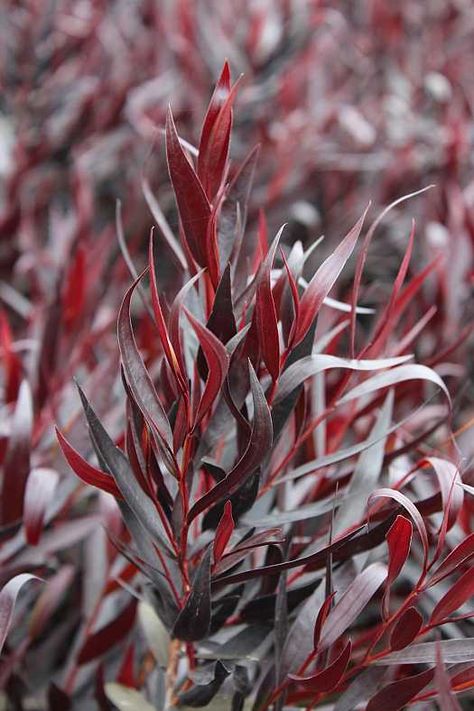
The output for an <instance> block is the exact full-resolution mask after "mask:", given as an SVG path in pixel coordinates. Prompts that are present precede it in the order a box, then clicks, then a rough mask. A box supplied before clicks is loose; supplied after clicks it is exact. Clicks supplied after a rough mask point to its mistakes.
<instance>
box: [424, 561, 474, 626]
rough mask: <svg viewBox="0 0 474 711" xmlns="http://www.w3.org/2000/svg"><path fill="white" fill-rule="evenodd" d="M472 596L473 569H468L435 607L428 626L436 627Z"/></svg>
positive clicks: (473, 589)
mask: <svg viewBox="0 0 474 711" xmlns="http://www.w3.org/2000/svg"><path fill="white" fill-rule="evenodd" d="M473 594H474V567H471V568H469V570H467V571H466V572H465V573H464V575H462V576H461V577H460V578H459V579H458V580H456V582H455V583H454V585H453V586H452V587H451V589H450V590H448V592H447V593H446V594H445V595H443V597H442V598H441V600H440V601H439V602H438V603H437V605H436V606H435V609H434V610H433V612H432V614H431V617H430V624H431V625H437V624H439V623H440V622H442V621H443V620H445V619H446V618H447V617H449V615H450V614H451V613H452V612H455V610H457V609H458V608H459V607H461V606H462V605H464V603H465V602H467V601H468V600H469V599H470V598H471V597H472V595H473Z"/></svg>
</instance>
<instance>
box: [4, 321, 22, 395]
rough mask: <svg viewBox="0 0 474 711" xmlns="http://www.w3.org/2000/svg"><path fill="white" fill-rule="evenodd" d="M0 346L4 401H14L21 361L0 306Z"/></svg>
mask: <svg viewBox="0 0 474 711" xmlns="http://www.w3.org/2000/svg"><path fill="white" fill-rule="evenodd" d="M0 347H1V351H3V352H2V360H3V364H4V370H5V375H4V382H5V394H4V401H5V402H7V403H8V402H15V400H16V399H17V397H18V389H19V387H20V380H21V361H20V358H19V357H18V355H17V353H15V352H14V350H13V339H12V332H11V329H10V324H9V323H8V320H7V317H6V315H5V313H4V312H3V309H1V308H0Z"/></svg>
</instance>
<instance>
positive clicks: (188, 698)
mask: <svg viewBox="0 0 474 711" xmlns="http://www.w3.org/2000/svg"><path fill="white" fill-rule="evenodd" d="M213 673H214V677H213V679H212V680H211V681H209V682H208V683H207V684H195V685H194V686H193V688H192V689H190V690H189V691H185V692H184V693H183V694H180V695H179V697H178V698H179V703H180V705H182V706H189V707H190V708H202V707H204V706H207V705H208V704H209V703H210V702H211V701H212V699H213V698H214V696H215V695H216V694H217V692H218V691H219V689H220V688H221V686H222V684H223V683H224V680H225V679H226V678H227V677H228V676H229V674H230V672H229V670H228V669H227V668H226V667H225V666H224V665H223V664H222V662H221V661H219V660H218V661H217V662H216V663H215V665H214V672H213Z"/></svg>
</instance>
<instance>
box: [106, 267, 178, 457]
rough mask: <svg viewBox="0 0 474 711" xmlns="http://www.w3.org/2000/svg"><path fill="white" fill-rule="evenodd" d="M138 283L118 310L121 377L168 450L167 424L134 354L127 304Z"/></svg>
mask: <svg viewBox="0 0 474 711" xmlns="http://www.w3.org/2000/svg"><path fill="white" fill-rule="evenodd" d="M140 278H141V277H139V279H140ZM139 279H137V280H136V281H135V282H134V283H133V284H132V286H131V287H130V288H129V289H128V291H127V293H126V294H125V297H124V299H123V301H122V305H121V307H120V310H119V315H118V320H117V337H118V342H119V348H120V355H121V358H122V364H123V368H124V373H125V377H126V378H127V382H128V385H129V387H130V390H131V392H132V394H133V397H134V399H135V401H136V403H137V405H138V407H139V408H140V410H141V412H142V414H143V416H144V418H145V420H146V421H147V423H148V424H149V426H150V427H151V429H152V431H153V432H155V434H156V435H157V436H158V441H159V443H160V444H161V446H162V447H165V448H167V449H169V448H170V443H171V441H172V433H171V427H170V423H169V421H168V417H167V415H166V412H165V410H164V408H163V405H162V404H161V401H160V399H159V397H158V394H157V392H156V390H155V386H154V385H153V382H152V380H151V378H150V375H149V373H148V371H147V369H146V368H145V364H144V362H143V358H142V356H141V355H140V353H139V351H138V347H137V344H136V341H135V336H134V335H133V330H132V323H131V319H130V303H131V299H132V295H133V292H134V290H135V288H136V286H137V284H138V281H139Z"/></svg>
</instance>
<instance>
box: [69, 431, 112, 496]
mask: <svg viewBox="0 0 474 711" xmlns="http://www.w3.org/2000/svg"><path fill="white" fill-rule="evenodd" d="M56 436H57V438H58V442H59V445H60V447H61V449H62V451H63V454H64V456H65V458H66V460H67V462H68V464H69V466H70V467H71V469H72V470H73V472H74V473H75V474H77V476H78V477H79V478H80V479H81V480H82V481H83V482H84V483H85V484H89V485H90V486H95V487H97V488H98V489H102V491H107V493H109V494H112V496H115V497H116V498H118V499H121V498H122V494H121V493H120V490H119V488H118V487H117V484H116V483H115V481H114V480H113V478H112V477H111V476H110V474H107V473H106V472H103V471H102V470H101V469H97V467H94V466H92V464H89V462H87V461H86V460H85V459H83V457H81V455H80V454H79V452H78V451H77V450H75V449H74V448H73V447H72V446H71V445H70V444H69V442H68V441H67V439H66V438H65V437H64V435H63V434H62V433H61V432H60V430H58V428H56Z"/></svg>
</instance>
